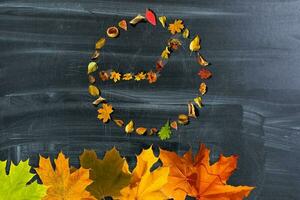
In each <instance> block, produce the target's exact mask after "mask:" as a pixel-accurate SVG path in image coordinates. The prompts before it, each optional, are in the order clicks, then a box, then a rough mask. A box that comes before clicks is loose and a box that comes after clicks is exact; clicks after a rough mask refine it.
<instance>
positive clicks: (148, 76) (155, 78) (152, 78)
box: [147, 71, 157, 83]
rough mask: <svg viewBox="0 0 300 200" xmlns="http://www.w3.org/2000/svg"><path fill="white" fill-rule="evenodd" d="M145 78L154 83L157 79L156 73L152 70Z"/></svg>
mask: <svg viewBox="0 0 300 200" xmlns="http://www.w3.org/2000/svg"><path fill="white" fill-rule="evenodd" d="M147 79H148V81H149V83H155V82H156V81H157V74H156V73H155V72H153V71H150V72H148V73H147Z"/></svg>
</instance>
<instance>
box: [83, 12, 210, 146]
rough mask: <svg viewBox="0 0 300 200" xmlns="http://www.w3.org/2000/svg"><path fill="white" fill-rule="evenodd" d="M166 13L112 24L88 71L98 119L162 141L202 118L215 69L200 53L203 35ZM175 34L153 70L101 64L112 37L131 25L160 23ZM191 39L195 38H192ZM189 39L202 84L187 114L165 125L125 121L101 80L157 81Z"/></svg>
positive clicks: (141, 16) (114, 81) (176, 117)
mask: <svg viewBox="0 0 300 200" xmlns="http://www.w3.org/2000/svg"><path fill="white" fill-rule="evenodd" d="M168 21H169V20H167V17H166V16H160V17H158V18H157V16H156V14H155V13H154V12H153V11H152V10H150V9H147V10H146V12H145V14H144V15H141V14H139V15H137V16H136V17H134V18H133V19H132V20H130V21H129V22H127V21H126V20H125V19H122V20H120V21H119V22H118V23H117V25H115V26H111V27H108V28H107V30H106V34H105V35H106V36H103V37H100V39H99V40H98V41H97V42H96V43H95V51H94V53H93V54H92V56H91V61H90V63H89V64H88V66H87V74H88V81H89V87H88V91H89V94H90V95H92V96H93V97H95V100H94V101H93V105H94V106H96V107H98V108H97V109H98V119H99V120H100V121H102V122H103V123H109V122H114V123H115V124H116V125H117V126H119V127H120V128H123V129H124V132H125V133H126V134H132V133H134V132H135V133H136V134H138V135H158V136H159V138H160V139H161V140H165V139H169V138H170V137H171V134H172V130H178V128H179V127H180V126H185V125H188V124H189V122H190V121H191V120H192V119H196V118H197V117H198V113H199V109H201V108H202V107H203V102H202V96H203V95H205V93H206V90H207V85H206V82H207V80H208V79H210V78H211V77H212V73H211V71H210V70H209V69H208V66H209V63H208V62H207V61H206V60H205V58H204V57H203V56H202V55H201V54H200V49H201V45H200V41H201V39H200V36H199V35H194V36H190V31H189V29H188V28H187V27H186V26H185V24H184V23H183V21H182V20H181V19H175V20H173V21H172V22H170V23H168ZM157 22H159V24H160V25H161V26H162V27H163V28H165V29H168V31H169V32H170V33H171V37H170V38H169V40H168V41H167V42H166V44H167V45H166V46H165V47H163V50H162V52H161V55H160V56H159V58H158V59H157V60H156V61H155V63H156V64H155V66H154V67H153V69H152V70H150V71H138V72H132V71H126V69H125V71H120V70H115V69H108V70H101V69H99V67H98V63H99V62H100V61H101V52H102V51H103V52H104V51H105V45H106V43H107V42H109V41H108V40H110V39H114V38H117V37H121V35H122V34H126V31H127V30H128V29H129V28H133V29H134V27H135V26H138V24H139V23H149V24H150V25H152V26H157V25H158V23H157ZM190 38H191V39H190ZM185 41H187V42H189V50H190V55H191V56H194V57H195V62H196V63H197V64H198V65H199V66H200V70H199V73H198V74H197V75H198V76H199V78H200V83H199V86H198V88H197V90H198V96H195V97H194V98H193V99H191V100H190V101H189V102H187V107H186V113H178V116H175V117H174V118H173V119H166V122H163V123H162V124H164V125H163V126H162V127H161V128H158V127H144V126H143V124H136V123H135V120H134V119H132V120H129V121H124V120H123V119H121V118H119V117H118V116H117V115H115V112H114V106H113V105H112V104H111V103H110V102H109V99H107V98H106V97H105V96H101V89H100V88H101V83H102V82H104V81H112V82H113V83H115V84H118V82H121V81H134V82H141V81H147V82H148V83H149V84H156V83H157V81H158V80H159V77H161V76H162V75H163V69H164V68H165V67H167V63H168V60H169V59H172V56H171V55H172V53H173V52H175V51H179V50H180V49H181V46H182V43H183V42H185Z"/></svg>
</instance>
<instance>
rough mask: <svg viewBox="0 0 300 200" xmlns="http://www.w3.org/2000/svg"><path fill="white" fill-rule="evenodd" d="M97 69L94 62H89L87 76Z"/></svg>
mask: <svg viewBox="0 0 300 200" xmlns="http://www.w3.org/2000/svg"><path fill="white" fill-rule="evenodd" d="M97 69H98V65H97V63H96V62H90V63H89V65H88V72H87V73H88V74H90V73H93V72H95V71H96V70H97Z"/></svg>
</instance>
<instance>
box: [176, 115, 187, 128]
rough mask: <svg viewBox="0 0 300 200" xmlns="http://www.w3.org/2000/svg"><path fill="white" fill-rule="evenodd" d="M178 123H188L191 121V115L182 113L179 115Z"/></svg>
mask: <svg viewBox="0 0 300 200" xmlns="http://www.w3.org/2000/svg"><path fill="white" fill-rule="evenodd" d="M178 123H179V124H181V125H186V124H188V123H189V117H188V116H187V115H184V114H180V115H179V116H178Z"/></svg>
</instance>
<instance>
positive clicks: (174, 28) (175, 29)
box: [168, 19, 184, 35]
mask: <svg viewBox="0 0 300 200" xmlns="http://www.w3.org/2000/svg"><path fill="white" fill-rule="evenodd" d="M168 29H169V31H170V32H171V33H172V34H173V35H174V34H175V33H180V32H181V30H182V29H184V25H183V23H182V20H180V19H178V20H175V21H174V23H173V24H169V27H168Z"/></svg>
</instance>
